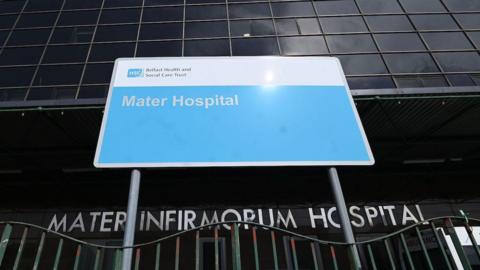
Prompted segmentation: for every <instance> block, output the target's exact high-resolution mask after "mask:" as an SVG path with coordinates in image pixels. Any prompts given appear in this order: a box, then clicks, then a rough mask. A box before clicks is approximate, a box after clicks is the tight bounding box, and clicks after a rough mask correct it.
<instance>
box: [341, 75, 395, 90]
mask: <svg viewBox="0 0 480 270" xmlns="http://www.w3.org/2000/svg"><path fill="white" fill-rule="evenodd" d="M347 82H348V86H349V87H350V89H382V88H395V84H394V83H393V80H392V78H390V77H384V76H382V77H377V76H375V77H373V76H372V77H351V78H347Z"/></svg>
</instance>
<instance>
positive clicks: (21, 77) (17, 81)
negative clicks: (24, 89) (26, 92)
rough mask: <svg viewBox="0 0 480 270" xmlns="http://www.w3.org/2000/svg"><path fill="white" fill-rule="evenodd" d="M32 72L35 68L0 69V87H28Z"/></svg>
mask: <svg viewBox="0 0 480 270" xmlns="http://www.w3.org/2000/svg"><path fill="white" fill-rule="evenodd" d="M34 72H35V67H8V68H7V67H5V68H0V74H2V76H0V87H9V86H28V85H30V81H31V80H32V76H33V73H34Z"/></svg>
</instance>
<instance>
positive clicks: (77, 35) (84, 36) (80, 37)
mask: <svg viewBox="0 0 480 270" xmlns="http://www.w3.org/2000/svg"><path fill="white" fill-rule="evenodd" d="M93 30H94V27H93V26H79V27H62V28H56V29H55V31H53V35H52V39H51V40H50V43H80V42H90V41H91V40H92V36H93Z"/></svg>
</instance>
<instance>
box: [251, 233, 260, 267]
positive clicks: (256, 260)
mask: <svg viewBox="0 0 480 270" xmlns="http://www.w3.org/2000/svg"><path fill="white" fill-rule="evenodd" d="M252 239H253V255H254V256H255V270H260V262H259V259H258V243H257V227H252Z"/></svg>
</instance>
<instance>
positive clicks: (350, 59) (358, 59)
mask: <svg viewBox="0 0 480 270" xmlns="http://www.w3.org/2000/svg"><path fill="white" fill-rule="evenodd" d="M337 57H338V58H339V59H340V62H341V63H342V68H343V70H344V71H345V74H348V75H357V74H383V73H387V70H386V68H385V65H384V64H383V61H382V58H380V56H379V55H377V54H359V55H337Z"/></svg>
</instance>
